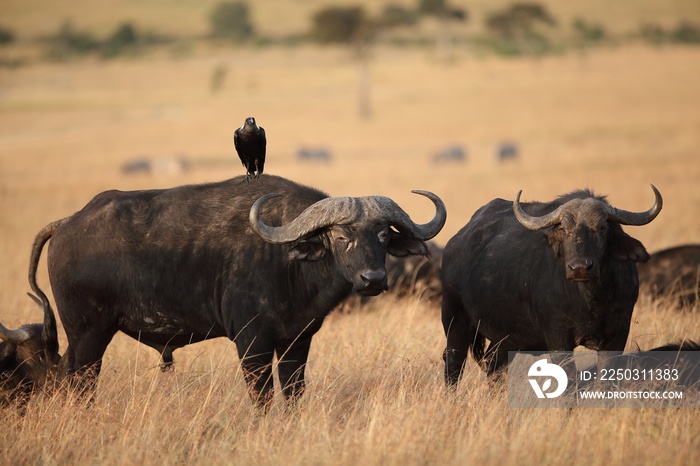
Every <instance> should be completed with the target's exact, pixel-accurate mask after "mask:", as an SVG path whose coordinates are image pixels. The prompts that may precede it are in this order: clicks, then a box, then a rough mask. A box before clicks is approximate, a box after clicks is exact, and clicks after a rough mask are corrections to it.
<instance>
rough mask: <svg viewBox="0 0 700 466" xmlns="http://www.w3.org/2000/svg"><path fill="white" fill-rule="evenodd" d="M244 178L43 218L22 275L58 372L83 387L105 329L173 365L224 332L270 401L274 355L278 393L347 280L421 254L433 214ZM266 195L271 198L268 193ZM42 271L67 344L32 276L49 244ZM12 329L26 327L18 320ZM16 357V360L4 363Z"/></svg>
mask: <svg viewBox="0 0 700 466" xmlns="http://www.w3.org/2000/svg"><path fill="white" fill-rule="evenodd" d="M242 181H243V177H242V176H241V177H237V178H234V179H231V180H228V181H222V182H218V183H210V184H204V185H190V186H182V187H178V188H172V189H164V190H149V191H133V192H121V191H107V192H104V193H101V194H98V195H97V196H96V197H95V198H94V199H93V200H92V201H90V202H89V203H88V204H87V205H86V206H85V207H84V208H83V209H82V210H80V211H79V212H77V213H75V214H73V215H72V216H70V217H67V218H65V219H62V220H58V221H56V222H53V223H51V224H49V225H48V226H46V227H45V228H44V229H43V230H41V231H40V232H39V234H38V235H37V237H36V240H35V242H34V246H33V248H32V254H31V259H30V270H29V278H30V280H29V281H30V285H31V288H32V290H33V291H34V292H35V293H36V294H37V295H38V296H39V298H40V300H41V303H42V307H43V308H44V325H43V326H42V327H41V329H40V328H39V327H32V329H33V330H32V333H31V335H32V337H31V338H30V339H36V337H37V335H38V333H39V331H40V330H41V332H42V336H41V338H42V344H43V345H44V347H45V348H46V349H45V360H46V361H50V363H49V366H50V367H49V368H48V369H47V370H51V371H53V372H55V373H57V374H58V377H59V378H61V377H66V376H68V375H71V374H73V375H72V376H71V377H69V379H68V380H69V381H70V383H71V384H74V385H75V386H77V387H79V388H80V389H81V390H84V391H86V392H87V391H89V392H91V391H92V390H93V389H94V383H95V381H96V378H97V375H98V374H99V371H100V366H101V360H102V355H103V354H104V351H105V349H106V348H107V345H108V344H109V342H110V341H111V340H112V337H113V336H114V334H115V333H116V332H117V331H122V332H124V333H125V334H127V335H129V336H131V337H133V338H135V339H138V340H139V341H140V342H141V343H144V344H146V345H148V346H150V347H152V348H155V349H156V350H158V351H159V352H161V354H163V357H164V362H165V363H169V362H170V363H171V362H172V352H173V351H174V350H175V349H177V348H180V347H182V346H185V345H188V344H190V343H195V342H199V341H202V340H205V339H209V338H216V337H228V338H229V339H231V340H233V341H234V342H235V344H236V347H237V349H238V355H239V357H240V360H241V365H242V367H243V374H244V376H245V379H246V382H247V383H248V387H249V391H250V395H251V397H252V398H253V399H254V400H255V401H256V402H257V403H259V404H260V405H263V406H266V405H267V404H268V403H269V401H270V400H271V397H272V380H271V379H272V361H273V355H274V354H276V355H277V360H278V366H277V367H278V369H277V370H278V375H279V380H280V385H281V387H282V388H283V391H284V395H285V396H286V397H287V398H292V399H295V398H296V397H298V396H300V395H301V394H302V392H303V389H304V369H305V366H306V361H307V357H308V353H309V347H310V345H311V339H312V336H313V335H314V334H315V333H316V332H317V331H318V330H319V328H320V327H321V324H322V323H323V320H324V318H325V317H326V315H328V313H330V311H331V310H332V309H333V308H334V307H335V306H337V305H338V304H339V303H340V302H341V301H342V300H343V299H344V298H345V297H346V296H348V295H349V294H350V293H351V292H352V291H353V290H354V291H355V292H357V293H358V294H360V295H365V296H374V295H378V294H380V293H382V292H383V291H384V290H386V288H387V273H386V269H385V265H384V264H385V256H386V254H387V252H388V253H390V254H392V255H395V256H408V255H414V254H419V255H424V254H427V248H426V246H425V243H424V241H425V240H428V239H430V238H432V237H433V236H435V235H436V234H437V233H438V232H439V231H440V230H441V229H442V226H443V225H444V223H445V219H446V215H447V214H446V211H445V206H444V204H443V203H442V201H441V200H440V199H439V198H438V197H437V196H436V195H434V194H432V193H429V192H426V191H414V192H415V193H417V194H420V195H422V196H425V197H427V198H428V199H430V200H431V201H432V202H433V203H434V204H435V208H436V214H435V216H434V218H433V219H432V220H431V221H430V222H428V223H426V224H423V225H419V224H416V223H414V222H413V221H412V220H411V219H410V217H409V216H408V214H407V213H406V212H405V211H403V210H402V209H401V208H400V207H399V206H398V205H397V204H396V203H395V202H394V201H392V200H391V199H389V198H387V197H382V196H368V197H337V198H330V197H328V196H327V195H326V194H324V193H322V192H321V191H318V190H316V189H313V188H309V187H305V186H302V185H299V184H296V183H294V182H292V181H289V180H286V179H283V178H279V177H276V176H266V177H263V178H260V179H259V180H258V181H257V182H255V183H242ZM273 198H276V199H273ZM49 239H50V240H51V242H50V245H49V249H48V268H49V277H50V279H51V287H52V290H53V294H54V298H55V301H56V306H57V308H58V313H59V316H60V318H61V321H62V323H63V327H64V329H65V332H66V336H67V338H68V344H69V345H68V348H67V349H66V352H65V354H64V356H63V358H61V357H60V356H59V354H58V340H57V337H56V335H57V333H56V322H55V320H53V319H54V318H53V315H54V314H53V311H52V309H51V305H50V303H49V300H48V298H47V297H46V295H45V294H44V293H43V291H42V290H41V289H40V288H39V287H38V285H37V283H36V272H37V267H38V263H39V258H40V255H41V251H42V249H43V247H44V245H45V243H46V242H47V241H48V240H49ZM20 331H21V332H24V331H22V330H20ZM15 365H16V366H19V365H21V364H15Z"/></svg>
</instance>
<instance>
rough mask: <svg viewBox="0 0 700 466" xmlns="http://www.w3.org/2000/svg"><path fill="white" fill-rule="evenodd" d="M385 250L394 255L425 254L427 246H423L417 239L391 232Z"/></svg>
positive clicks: (426, 253)
mask: <svg viewBox="0 0 700 466" xmlns="http://www.w3.org/2000/svg"><path fill="white" fill-rule="evenodd" d="M386 252H388V253H389V254H391V255H392V256H396V257H405V256H427V255H428V248H427V247H426V246H425V243H424V242H423V241H421V240H419V239H416V238H413V237H410V236H406V235H401V234H393V235H391V238H389V244H388V245H387V247H386Z"/></svg>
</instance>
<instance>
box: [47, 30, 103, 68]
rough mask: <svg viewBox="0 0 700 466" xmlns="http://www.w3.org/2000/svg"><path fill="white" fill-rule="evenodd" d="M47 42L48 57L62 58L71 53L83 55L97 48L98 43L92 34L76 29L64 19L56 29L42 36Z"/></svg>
mask: <svg viewBox="0 0 700 466" xmlns="http://www.w3.org/2000/svg"><path fill="white" fill-rule="evenodd" d="M44 41H45V42H46V43H47V44H48V57H49V58H50V59H53V60H64V59H66V58H69V57H70V56H73V55H84V54H86V53H90V52H94V51H96V50H98V49H99V47H100V43H99V41H98V40H97V39H95V38H94V37H93V36H92V34H90V33H88V32H84V31H76V30H75V28H74V27H73V24H72V23H71V22H70V21H64V22H63V24H61V26H60V27H59V29H58V31H56V32H55V33H53V34H51V35H49V36H47V37H45V38H44Z"/></svg>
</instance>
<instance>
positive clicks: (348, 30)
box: [311, 6, 371, 43]
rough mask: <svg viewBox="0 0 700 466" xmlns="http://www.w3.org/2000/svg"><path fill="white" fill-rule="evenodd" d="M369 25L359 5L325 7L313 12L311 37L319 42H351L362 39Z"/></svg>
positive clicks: (367, 31)
mask: <svg viewBox="0 0 700 466" xmlns="http://www.w3.org/2000/svg"><path fill="white" fill-rule="evenodd" d="M370 27H371V25H370V21H369V19H368V18H367V15H366V14H365V10H364V8H362V7H361V6H348V7H326V8H323V9H321V10H319V11H317V12H316V13H314V15H313V18H312V28H311V37H312V38H313V39H314V40H316V41H318V42H321V43H334V42H335V43H351V42H355V41H358V40H364V39H365V38H366V37H367V36H368V33H369V29H370Z"/></svg>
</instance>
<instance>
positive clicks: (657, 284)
mask: <svg viewBox="0 0 700 466" xmlns="http://www.w3.org/2000/svg"><path fill="white" fill-rule="evenodd" d="M637 270H638V271H639V287H640V289H641V290H642V291H643V292H646V293H650V294H651V295H652V296H654V297H655V298H669V299H672V300H674V301H677V302H678V303H679V304H681V305H691V304H693V303H695V302H697V301H698V295H700V245H698V244H687V245H683V246H676V247H673V248H669V249H664V250H663V251H658V252H655V253H654V254H652V255H651V258H650V259H649V261H648V262H647V263H646V264H640V265H638V266H637Z"/></svg>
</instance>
